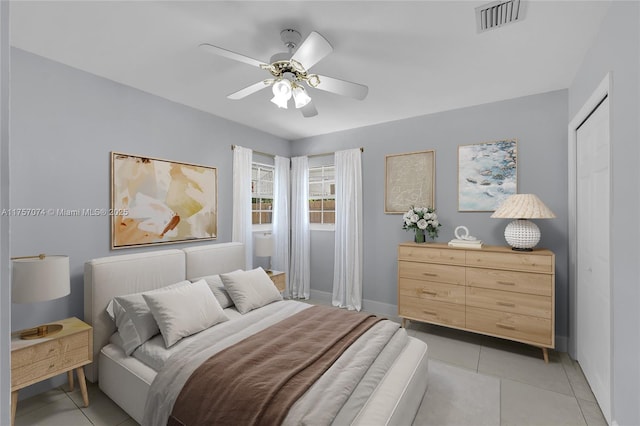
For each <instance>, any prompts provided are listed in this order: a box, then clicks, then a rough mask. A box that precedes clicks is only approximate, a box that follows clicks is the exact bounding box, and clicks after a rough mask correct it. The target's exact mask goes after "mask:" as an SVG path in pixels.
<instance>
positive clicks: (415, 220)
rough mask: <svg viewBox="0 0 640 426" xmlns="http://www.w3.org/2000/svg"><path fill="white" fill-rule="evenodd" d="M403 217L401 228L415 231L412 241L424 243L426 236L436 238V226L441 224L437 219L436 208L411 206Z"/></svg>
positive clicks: (438, 226)
mask: <svg viewBox="0 0 640 426" xmlns="http://www.w3.org/2000/svg"><path fill="white" fill-rule="evenodd" d="M403 219H404V223H403V224H402V229H404V230H405V231H408V230H413V231H415V238H414V242H416V243H424V242H425V237H426V236H429V238H431V239H435V238H437V237H438V228H440V227H441V226H442V224H441V223H440V222H439V221H438V215H437V214H436V210H435V209H434V208H431V207H411V208H410V209H409V211H408V212H406V213H405V214H404V215H403Z"/></svg>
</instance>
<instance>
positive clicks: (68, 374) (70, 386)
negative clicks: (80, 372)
mask: <svg viewBox="0 0 640 426" xmlns="http://www.w3.org/2000/svg"><path fill="white" fill-rule="evenodd" d="M67 379H69V392H73V388H74V385H73V370H69V371H67Z"/></svg>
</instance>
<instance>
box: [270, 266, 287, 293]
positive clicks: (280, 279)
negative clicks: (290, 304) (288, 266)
mask: <svg viewBox="0 0 640 426" xmlns="http://www.w3.org/2000/svg"><path fill="white" fill-rule="evenodd" d="M267 274H268V275H269V278H271V281H273V284H275V286H276V288H277V289H278V291H279V292H280V293H282V292H283V291H284V289H285V287H286V279H287V278H286V277H287V274H285V273H284V272H282V271H273V270H272V271H268V272H267Z"/></svg>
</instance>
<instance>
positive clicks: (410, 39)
mask: <svg viewBox="0 0 640 426" xmlns="http://www.w3.org/2000/svg"><path fill="white" fill-rule="evenodd" d="M485 3H488V1H486V2H485V1H482V2H478V1H438V2H437V1H406V2H404V1H403V2H400V1H341V2H338V1H332V2H327V1H292V2H267V1H257V2H256V1H254V2H244V1H227V2H220V1H122V2H115V1H104V2H98V1H44V2H36V1H24V0H23V1H20V0H18V1H12V2H11V11H10V18H11V44H12V45H13V46H16V47H18V48H21V49H24V50H26V51H29V52H32V53H35V54H38V55H41V56H44V57H46V58H50V59H53V60H55V61H58V62H61V63H64V64H67V65H70V66H72V67H75V68H78V69H81V70H84V71H87V72H90V73H93V74H96V75H99V76H102V77H105V78H108V79H111V80H114V81H117V82H120V83H122V84H126V85H129V86H132V87H135V88H138V89H140V90H143V91H146V92H149V93H152V94H155V95H158V96H161V97H163V98H167V99H170V100H172V101H175V102H178V103H181V104H184V105H188V106H190V107H193V108H197V109H199V110H203V111H206V112H209V113H211V114H215V115H217V116H220V117H224V118H227V119H229V120H232V121H235V122H238V123H242V124H245V125H247V126H251V127H255V128H257V129H260V130H263V131H265V132H268V133H271V134H274V135H277V136H280V137H283V138H286V139H289V140H295V139H299V138H303V137H307V136H313V135H317V134H324V133H330V132H335V131H340V130H346V129H351V128H356V127H362V126H367V125H371V124H376V123H381V122H387V121H393V120H398V119H403V118H407V117H413V116H418V115H423V114H430V113H434V112H438V111H444V110H450V109H454V108H460V107H465V106H470V105H478V104H482V103H487V102H494V101H499V100H503V99H510V98H515V97H519V96H525V95H530V94H535V93H542V92H547V91H551V90H557V89H563V88H567V87H569V85H570V84H571V81H572V79H573V76H574V74H575V72H576V71H577V69H578V68H579V66H580V63H581V61H582V59H583V57H584V55H585V53H586V52H587V49H588V48H589V46H591V44H592V42H593V40H594V38H595V36H596V34H597V32H598V29H599V27H600V24H601V21H602V19H603V17H604V15H605V14H606V11H607V9H608V7H609V5H610V3H609V2H608V1H586V2H579V1H566V0H565V1H532V0H529V1H525V2H524V6H525V8H526V9H525V18H524V20H523V21H521V22H518V23H514V24H510V25H506V26H504V27H502V28H499V29H497V30H494V31H490V32H486V33H482V34H478V33H477V32H476V23H475V7H477V6H479V5H482V4H485ZM285 28H293V29H296V30H298V31H299V32H300V33H301V34H302V36H303V38H304V37H306V36H307V35H308V34H309V32H311V31H317V32H319V33H321V34H322V35H323V36H324V37H325V38H326V39H327V40H329V42H330V43H331V44H332V45H333V48H334V51H333V53H331V54H330V55H329V56H327V57H326V58H325V59H323V60H322V61H321V62H320V63H318V64H317V65H316V66H315V67H313V68H312V71H313V72H315V73H318V74H325V75H328V76H331V77H336V78H340V79H344V80H349V81H354V82H358V83H362V84H365V85H367V86H369V95H368V97H367V98H366V99H365V100H363V101H358V100H353V99H350V98H344V97H341V96H338V95H334V94H331V93H327V92H322V91H319V90H314V89H309V94H310V95H311V97H312V98H313V100H314V103H315V105H316V108H317V109H318V112H319V115H318V116H316V117H313V118H303V117H302V115H301V114H300V112H299V111H296V110H295V109H293V108H290V109H288V110H282V109H278V108H277V107H276V106H275V105H273V104H272V103H271V102H269V99H270V95H271V93H270V90H268V89H267V90H262V91H261V92H258V93H256V94H253V95H250V96H248V97H246V98H244V99H242V100H238V101H233V100H229V99H227V98H226V95H228V94H230V93H232V92H235V91H236V90H239V89H241V88H243V87H245V86H248V85H250V84H252V83H255V82H257V81H260V80H262V79H264V78H266V77H268V76H269V74H268V73H267V72H266V71H263V70H260V69H258V68H254V67H251V66H249V65H246V64H243V63H240V62H235V61H232V60H229V59H226V58H223V57H219V56H214V55H211V54H209V53H207V52H205V51H203V50H201V49H198V47H197V46H198V45H199V44H200V43H203V42H206V43H211V44H214V45H217V46H220V47H224V48H226V49H229V50H232V51H235V52H238V53H242V54H244V55H247V56H250V57H253V58H256V59H259V60H263V61H268V59H269V58H270V57H271V55H272V54H274V53H276V52H282V51H284V50H286V49H285V48H284V45H283V44H282V42H281V40H280V31H281V30H282V29H285Z"/></svg>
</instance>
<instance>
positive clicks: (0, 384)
mask: <svg viewBox="0 0 640 426" xmlns="http://www.w3.org/2000/svg"><path fill="white" fill-rule="evenodd" d="M9 52H10V47H9V2H8V1H0V209H4V208H9V70H10V66H9V61H10V54H9ZM9 257H10V253H9V217H8V216H0V265H1V268H2V269H0V324H2V327H0V424H3V425H5V424H9V422H10V413H11V411H10V407H9V401H10V399H9V390H10V388H11V385H10V383H11V374H10V360H11V354H10V352H9V347H10V346H9V345H10V339H11V335H10V332H9V330H10V327H9V326H10V324H11V286H10V284H9V273H10V271H9V263H10V262H9Z"/></svg>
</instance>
